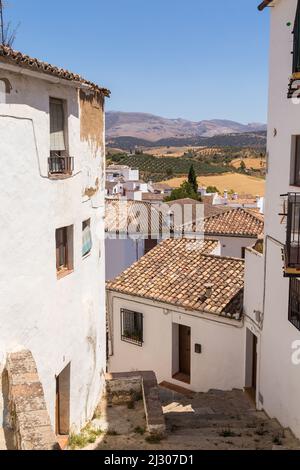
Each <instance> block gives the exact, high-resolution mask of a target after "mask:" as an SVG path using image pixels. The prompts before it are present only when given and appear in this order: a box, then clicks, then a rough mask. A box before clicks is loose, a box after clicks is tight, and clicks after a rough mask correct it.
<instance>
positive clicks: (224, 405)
mask: <svg viewBox="0 0 300 470" xmlns="http://www.w3.org/2000/svg"><path fill="white" fill-rule="evenodd" d="M160 397H161V401H162V404H163V410H164V415H165V419H166V425H167V433H168V446H170V447H172V448H174V447H176V446H182V445H183V444H184V448H185V449H188V448H191V449H200V450H204V449H205V450H238V449H249V450H250V449H252V450H281V449H300V443H299V441H298V440H297V439H296V438H295V437H294V436H293V434H292V433H291V431H289V430H288V429H283V428H282V427H281V426H280V424H279V423H278V422H277V421H276V420H274V419H269V418H268V417H267V415H266V414H265V413H264V412H259V411H256V409H255V407H254V404H253V403H252V402H251V400H250V399H249V398H248V396H247V395H246V394H245V393H243V392H242V391H238V390H234V391H232V392H220V391H210V392H209V393H207V394H196V393H195V394H194V395H193V396H192V397H187V396H184V395H182V394H180V393H177V392H175V391H173V390H170V389H168V388H165V387H161V388H160Z"/></svg>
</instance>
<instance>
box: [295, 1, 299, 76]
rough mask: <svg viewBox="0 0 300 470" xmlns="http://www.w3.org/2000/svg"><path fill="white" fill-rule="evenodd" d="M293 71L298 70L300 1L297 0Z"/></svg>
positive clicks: (297, 71)
mask: <svg viewBox="0 0 300 470" xmlns="http://www.w3.org/2000/svg"><path fill="white" fill-rule="evenodd" d="M293 35H294V39H293V73H294V74H297V73H299V72H300V1H299V0H298V4H297V10H296V17H295V22H294V29H293Z"/></svg>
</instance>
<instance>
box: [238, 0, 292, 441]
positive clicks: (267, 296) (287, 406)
mask: <svg viewBox="0 0 300 470" xmlns="http://www.w3.org/2000/svg"><path fill="white" fill-rule="evenodd" d="M268 6H269V7H272V8H270V13H271V50H270V82H269V117H268V165H267V192H266V210H265V242H264V250H263V252H264V253H263V255H262V253H261V252H262V250H261V249H260V250H259V252H260V253H257V252H256V250H247V253H246V287H245V314H246V316H247V332H246V334H247V343H248V348H247V350H248V361H249V365H250V367H249V372H251V369H252V370H253V371H254V373H255V377H254V380H253V382H254V392H255V396H256V402H257V406H258V407H259V408H262V409H264V410H265V411H266V412H267V413H268V415H269V416H270V417H272V418H277V419H278V420H279V421H280V423H281V424H282V425H283V426H284V427H289V428H291V430H292V431H293V432H294V433H295V434H296V435H297V436H298V437H300V407H299V395H300V365H299V349H300V225H299V221H300V190H299V187H300V180H299V174H300V171H299V170H300V152H299V150H300V146H299V144H300V104H299V100H297V99H296V100H295V99H294V98H295V97H297V96H298V95H299V91H298V90H299V85H300V82H299V78H300V2H299V1H298V0H274V1H271V0H268V1H267V0H265V1H264V2H262V3H261V4H260V5H259V9H260V10H264V9H265V8H266V7H268ZM251 356H252V359H251ZM251 362H252V366H251ZM252 379H253V378H252ZM250 382H251V378H250Z"/></svg>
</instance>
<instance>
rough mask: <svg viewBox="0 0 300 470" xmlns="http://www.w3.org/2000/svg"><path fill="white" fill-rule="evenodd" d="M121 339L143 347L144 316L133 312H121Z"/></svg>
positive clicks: (123, 310)
mask: <svg viewBox="0 0 300 470" xmlns="http://www.w3.org/2000/svg"><path fill="white" fill-rule="evenodd" d="M121 339H122V341H126V342H127V343H132V344H136V345H137V346H143V342H144V341H143V315H142V313H137V312H132V311H131V310H125V309H122V310H121Z"/></svg>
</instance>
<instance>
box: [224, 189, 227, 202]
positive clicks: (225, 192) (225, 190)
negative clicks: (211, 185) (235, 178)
mask: <svg viewBox="0 0 300 470" xmlns="http://www.w3.org/2000/svg"><path fill="white" fill-rule="evenodd" d="M224 199H226V200H227V199H228V190H227V189H224Z"/></svg>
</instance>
